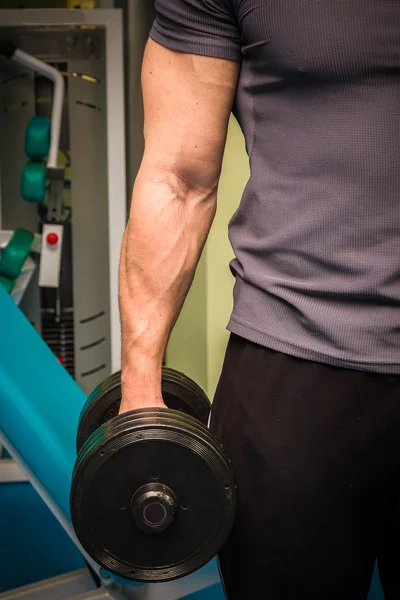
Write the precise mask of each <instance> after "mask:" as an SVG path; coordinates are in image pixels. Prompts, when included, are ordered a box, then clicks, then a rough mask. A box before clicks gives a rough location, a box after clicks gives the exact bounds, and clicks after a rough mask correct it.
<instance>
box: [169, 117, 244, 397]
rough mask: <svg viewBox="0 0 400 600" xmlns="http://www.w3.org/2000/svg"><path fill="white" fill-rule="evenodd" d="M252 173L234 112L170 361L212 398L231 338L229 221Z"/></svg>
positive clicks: (170, 345)
mask: <svg viewBox="0 0 400 600" xmlns="http://www.w3.org/2000/svg"><path fill="white" fill-rule="evenodd" d="M248 177H249V166H248V158H247V155H246V152H245V146H244V138H243V135H242V132H241V130H240V128H239V126H238V124H237V122H236V120H235V119H234V118H233V117H232V118H231V121H230V124H229V133H228V139H227V143H226V149H225V155H224V162H223V169H222V175H221V180H220V186H219V191H218V209H217V215H216V217H215V221H214V224H213V227H212V229H211V233H210V236H209V239H208V241H207V244H206V247H205V249H204V252H203V256H202V258H201V260H200V263H199V266H198V269H197V272H196V276H195V279H194V282H193V285H192V288H191V290H190V292H189V295H188V298H187V300H186V302H185V306H184V307H183V310H182V313H181V316H180V318H179V319H178V322H177V324H176V326H175V328H174V331H173V333H172V336H171V340H170V343H169V346H168V351H167V364H168V366H170V367H174V368H176V369H180V370H181V371H183V372H184V373H186V374H187V375H188V376H189V377H192V378H193V379H194V380H195V381H196V382H197V383H198V384H199V385H200V386H202V387H203V389H204V390H205V391H206V392H207V393H208V395H209V396H210V398H212V396H213V395H214V391H215V388H216V385H217V382H218V378H219V374H220V371H221V366H222V361H223V358H224V353H225V348H226V344H227V341H228V332H227V331H226V325H227V323H228V320H229V315H230V313H231V309H232V288H233V283H234V279H233V277H232V275H231V273H230V270H229V261H230V260H231V259H232V257H233V253H232V249H231V246H230V243H229V240H228V223H229V220H230V218H231V217H232V215H233V213H234V212H235V210H236V209H237V207H238V205H239V202H240V198H241V196H242V192H243V189H244V186H245V185H246V182H247V180H248Z"/></svg>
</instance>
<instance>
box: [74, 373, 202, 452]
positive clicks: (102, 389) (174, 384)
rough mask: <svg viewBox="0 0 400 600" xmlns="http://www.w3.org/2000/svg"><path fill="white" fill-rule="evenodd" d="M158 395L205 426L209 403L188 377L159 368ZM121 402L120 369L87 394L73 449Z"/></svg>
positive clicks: (78, 447)
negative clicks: (160, 389)
mask: <svg viewBox="0 0 400 600" xmlns="http://www.w3.org/2000/svg"><path fill="white" fill-rule="evenodd" d="M162 395H163V399H164V402H165V404H166V406H167V407H168V408H171V409H174V410H178V411H181V412H183V413H185V414H189V415H191V416H193V417H196V419H198V420H199V421H200V422H201V423H203V424H204V425H207V423H208V418H209V414H210V409H211V404H210V401H209V400H208V398H207V396H206V395H205V393H204V392H203V390H202V389H201V388H200V387H199V386H198V385H197V384H195V383H194V381H192V380H191V379H189V377H186V376H185V375H183V374H182V373H179V372H178V371H175V370H174V369H168V368H165V367H164V368H163V371H162ZM120 404H121V372H120V371H118V372H117V373H114V374H113V375H111V376H110V377H108V378H107V379H105V380H104V381H103V382H102V383H100V384H99V385H98V386H97V387H96V388H95V389H94V390H93V392H92V393H91V394H90V396H89V397H88V399H87V402H86V403H85V405H84V407H83V409H82V412H81V414H80V417H79V424H78V434H77V442H76V445H77V451H78V452H79V451H80V449H81V448H82V446H83V444H84V443H85V441H86V440H87V439H88V438H89V437H90V436H91V435H92V433H93V432H94V431H95V430H96V429H97V428H98V427H99V426H100V425H102V424H103V423H105V422H107V421H108V420H109V419H111V418H112V417H115V416H116V415H118V412H119V407H120Z"/></svg>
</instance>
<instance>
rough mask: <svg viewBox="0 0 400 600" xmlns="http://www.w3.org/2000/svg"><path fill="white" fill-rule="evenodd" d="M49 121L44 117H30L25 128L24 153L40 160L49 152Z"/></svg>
mask: <svg viewBox="0 0 400 600" xmlns="http://www.w3.org/2000/svg"><path fill="white" fill-rule="evenodd" d="M49 150H50V121H49V119H46V118H45V117H32V119H31V120H30V121H29V123H28V125H27V127H26V130H25V154H26V155H27V156H29V158H33V159H35V160H38V159H39V160H40V159H42V158H45V157H46V156H47V155H48V154H49Z"/></svg>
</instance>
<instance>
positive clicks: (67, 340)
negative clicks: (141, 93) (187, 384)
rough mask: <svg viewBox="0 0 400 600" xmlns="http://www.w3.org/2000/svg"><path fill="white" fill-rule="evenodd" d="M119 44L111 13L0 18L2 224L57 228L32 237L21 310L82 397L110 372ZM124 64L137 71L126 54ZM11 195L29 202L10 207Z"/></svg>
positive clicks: (120, 165)
mask: <svg viewBox="0 0 400 600" xmlns="http://www.w3.org/2000/svg"><path fill="white" fill-rule="evenodd" d="M31 17H32V19H33V20H31ZM122 45H123V36H121V30H120V13H118V11H111V12H107V13H106V12H100V11H79V12H77V11H75V12H73V11H63V12H61V11H60V12H57V13H56V14H55V13H54V12H52V11H47V10H38V11H37V12H35V13H29V18H28V20H27V15H26V13H24V12H23V11H21V12H18V11H16V12H15V11H14V12H13V11H6V10H3V11H2V13H1V23H0V72H1V77H0V131H1V134H2V140H3V143H1V144H0V170H1V178H0V179H1V180H0V196H1V203H0V204H1V206H0V222H1V227H2V229H4V230H12V231H14V230H15V229H16V228H17V227H24V228H25V229H28V230H30V231H32V232H34V233H38V234H42V233H43V229H44V226H46V225H49V226H53V225H57V226H63V236H62V238H61V236H60V235H59V236H58V238H59V239H58V244H56V245H51V244H50V243H49V241H48V240H47V235H44V236H43V237H42V240H43V245H42V247H41V255H40V262H39V261H38V266H37V270H36V273H35V276H34V280H33V285H30V286H29V288H28V289H27V293H26V294H25V296H24V300H23V302H22V303H21V305H20V308H21V310H22V311H23V312H24V314H25V315H26V317H27V318H28V319H29V321H30V322H31V323H32V325H33V326H34V327H35V329H36V331H37V332H38V333H39V334H40V335H41V336H42V337H43V339H44V340H45V341H46V343H47V344H48V345H49V347H50V348H51V349H52V350H53V352H54V354H55V355H56V356H57V357H60V359H62V361H63V364H64V368H65V369H66V370H67V371H68V373H69V374H70V375H71V376H72V377H74V378H75V380H76V381H77V382H78V384H79V386H80V387H81V388H82V389H83V391H84V393H85V396H87V395H88V394H89V393H90V392H91V391H92V390H93V388H94V387H95V386H96V385H97V384H98V383H99V382H100V381H102V380H103V379H104V378H105V377H107V376H108V375H110V373H113V372H115V371H116V370H117V369H119V368H120V322H119V311H118V295H117V293H116V291H117V287H118V276H117V273H118V263H119V253H120V245H121V239H122V236H123V232H124V229H125V225H126V190H125V186H126V177H125V175H126V169H125V161H126V153H125V133H126V132H125V126H126V121H125V118H124V106H123V103H124V86H123V79H124V65H123V48H122ZM1 55H3V56H1ZM4 57H5V58H4ZM132 61H135V62H136V63H137V64H138V66H139V57H138V56H137V55H135V56H134V57H133V58H132ZM136 113H137V111H134V114H135V116H134V118H135V119H136V118H138V117H137V116H136ZM38 118H39V120H37V119H38ZM32 119H34V120H32ZM48 120H50V121H51V128H50V137H51V145H50V148H49V151H48V154H47V156H46V158H44V157H42V158H38V157H39V155H40V154H41V153H42V152H44V145H45V143H44V142H45V138H46V135H47V134H46V129H47V125H46V123H48ZM138 127H140V123H139V124H138ZM85 131H86V132H87V131H90V132H91V133H90V135H85V133H84V132H85ZM33 138H34V139H33ZM28 142H29V143H28ZM39 142H40V143H39ZM42 145H43V148H42ZM32 146H33V149H32ZM39 146H40V150H39ZM135 148H136V146H135ZM25 151H26V152H27V153H28V154H30V155H31V157H32V156H33V155H34V156H35V157H34V158H33V162H36V163H37V164H36V165H33V166H32V165H31V164H30V165H28V166H27V167H26V170H25V171H24V174H23V178H22V181H21V174H22V173H21V172H22V169H23V165H24V164H25V163H26V162H28V160H29V159H28V158H26V154H25ZM42 162H43V163H44V164H43V165H42V164H40V163H42ZM32 169H33V171H34V172H33V171H32ZM32 179H33V181H32ZM21 188H22V189H21ZM32 190H33V191H32ZM21 191H22V195H23V197H24V198H26V199H27V200H29V201H28V202H21V201H19V200H18V198H20V197H21ZM43 200H44V201H43ZM52 231H53V230H52V229H50V230H49V232H50V233H51V232H52ZM56 250H57V251H59V252H60V261H55V260H54V258H55V255H56ZM58 275H60V276H59V277H58ZM49 276H50V277H49ZM49 282H50V284H51V285H48V284H49ZM40 287H41V288H42V289H39V288H40ZM78 290H79V293H77V291H78ZM14 292H15V288H14V290H13V293H14Z"/></svg>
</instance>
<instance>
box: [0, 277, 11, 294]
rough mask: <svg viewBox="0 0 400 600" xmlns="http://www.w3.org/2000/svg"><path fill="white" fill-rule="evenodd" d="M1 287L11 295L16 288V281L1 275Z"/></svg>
mask: <svg viewBox="0 0 400 600" xmlns="http://www.w3.org/2000/svg"><path fill="white" fill-rule="evenodd" d="M0 285H1V286H2V287H3V288H4V289H5V290H6V292H7V294H11V292H12V291H13V288H14V280H13V279H9V278H8V277H3V275H0Z"/></svg>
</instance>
